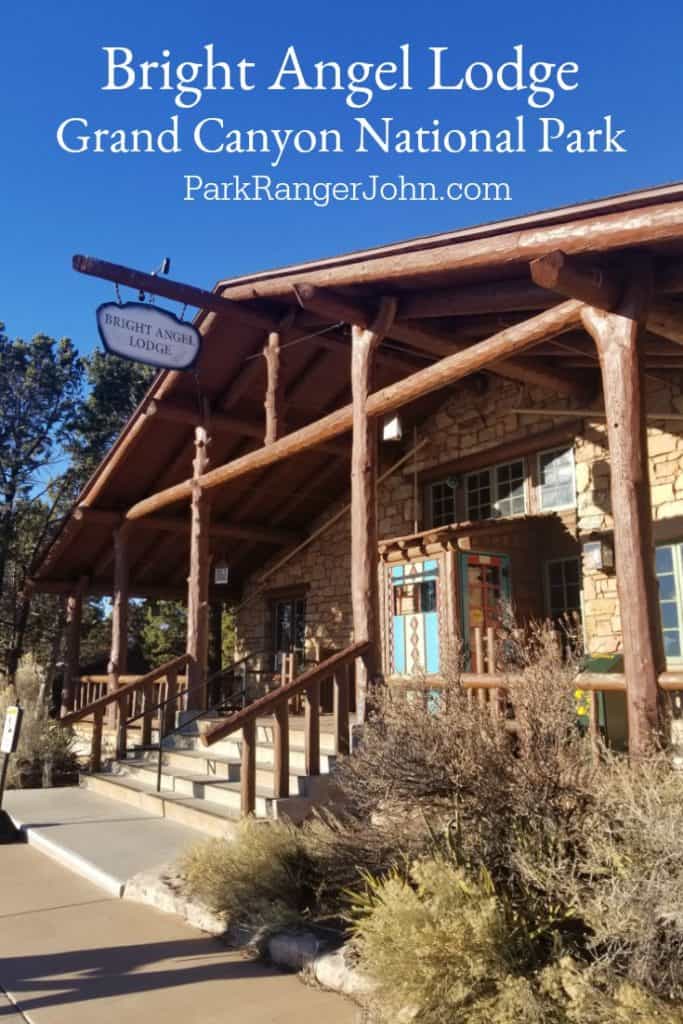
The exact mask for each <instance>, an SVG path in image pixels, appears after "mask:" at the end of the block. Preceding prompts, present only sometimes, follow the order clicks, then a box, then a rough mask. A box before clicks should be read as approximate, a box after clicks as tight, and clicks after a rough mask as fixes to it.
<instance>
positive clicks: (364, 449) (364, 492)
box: [351, 299, 397, 722]
mask: <svg viewBox="0 0 683 1024" xmlns="http://www.w3.org/2000/svg"><path fill="white" fill-rule="evenodd" d="M396 305H397V303H396V299H382V302H381V304H380V308H379V312H378V315H377V317H376V319H375V320H374V321H373V323H372V325H371V326H370V327H367V328H364V327H360V326H357V325H354V326H353V328H352V338H351V394H352V403H351V409H352V418H353V446H352V449H351V609H352V615H353V638H354V643H363V642H364V641H366V640H367V641H369V643H370V647H369V649H368V650H367V651H366V653H365V654H364V655H363V656H362V657H361V658H358V660H357V662H356V701H357V704H356V708H357V711H358V720H359V721H360V722H364V721H365V715H366V710H367V699H366V698H367V691H368V686H369V684H371V682H372V680H373V678H374V677H375V675H376V674H377V672H378V670H379V668H380V660H379V640H378V637H377V632H378V630H379V596H378V590H377V494H376V486H377V420H376V418H373V417H372V416H370V415H368V396H369V395H370V392H371V384H372V370H373V355H374V353H375V350H376V348H377V346H378V345H379V343H380V342H381V340H382V338H383V337H384V336H385V335H386V333H387V331H388V330H389V328H390V327H391V324H392V322H393V319H394V316H395V315H396Z"/></svg>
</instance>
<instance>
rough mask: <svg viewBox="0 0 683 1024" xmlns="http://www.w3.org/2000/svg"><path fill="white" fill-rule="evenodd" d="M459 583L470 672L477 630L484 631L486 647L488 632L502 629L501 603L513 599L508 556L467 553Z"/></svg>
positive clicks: (461, 567)
mask: <svg viewBox="0 0 683 1024" xmlns="http://www.w3.org/2000/svg"><path fill="white" fill-rule="evenodd" d="M460 581H461V593H462V601H461V605H462V636H463V640H464V643H465V651H464V656H465V664H466V665H467V666H468V667H469V669H470V671H471V670H472V664H471V660H472V653H473V651H474V643H475V641H474V631H475V629H476V628H477V626H478V627H479V628H480V629H481V633H482V638H483V639H484V643H485V640H486V630H487V629H488V627H489V626H492V627H493V628H494V629H496V628H497V627H498V626H499V625H500V622H501V611H502V602H503V601H506V600H508V599H509V597H510V559H509V558H508V556H507V555H482V554H480V553H479V552H464V553H463V554H461V556H460Z"/></svg>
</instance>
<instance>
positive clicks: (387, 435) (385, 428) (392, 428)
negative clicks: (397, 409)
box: [382, 413, 403, 441]
mask: <svg viewBox="0 0 683 1024" xmlns="http://www.w3.org/2000/svg"><path fill="white" fill-rule="evenodd" d="M402 437H403V424H402V423H401V417H400V416H399V415H397V414H396V413H394V414H393V415H391V416H385V417H384V420H383V421H382V440H383V441H400V440H401V438H402Z"/></svg>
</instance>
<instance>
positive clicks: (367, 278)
mask: <svg viewBox="0 0 683 1024" xmlns="http://www.w3.org/2000/svg"><path fill="white" fill-rule="evenodd" d="M681 195H683V191H682V190H681V189H680V188H679V189H678V192H677V196H676V198H672V197H671V193H670V192H669V195H668V196H667V197H666V198H663V199H662V200H661V201H659V202H652V201H651V200H650V201H649V202H648V200H647V199H646V198H643V200H642V201H641V202H640V205H638V204H637V203H635V202H633V201H632V200H617V201H614V202H613V203H612V204H611V205H612V212H609V205H608V204H605V203H602V204H597V207H596V204H592V209H591V207H590V206H584V207H583V208H579V209H577V210H576V212H575V213H574V215H573V218H572V219H571V220H569V219H568V217H567V215H566V213H565V216H564V218H563V220H562V221H561V222H559V223H558V216H557V213H552V214H549V215H548V216H546V217H533V218H527V217H522V218H517V220H516V221H514V222H513V221H508V222H504V225H503V226H501V225H496V227H495V228H491V227H490V226H488V227H486V228H485V229H481V230H479V229H474V230H465V231H459V232H455V233H454V234H453V235H451V236H450V237H448V236H446V237H441V238H436V239H434V238H432V239H429V242H428V243H426V244H419V243H416V242H415V241H414V240H412V241H410V242H407V243H403V244H400V245H395V246H390V247H387V248H385V249H383V250H379V251H376V252H372V253H368V254H364V255H363V256H362V258H359V259H355V260H354V259H349V258H348V257H345V258H344V259H343V260H330V261H321V262H320V263H319V264H317V265H315V264H314V265H309V267H307V270H306V275H307V279H308V280H309V281H311V282H312V283H314V284H315V285H317V286H319V287H321V288H327V287H331V288H344V287H347V286H348V287H354V286H357V285H358V283H359V281H362V282H363V285H364V286H366V287H371V286H372V285H375V284H380V283H381V287H382V288H384V289H385V290H386V289H388V288H390V287H391V284H392V282H394V281H396V282H399V281H405V279H406V278H407V277H411V278H413V279H414V280H418V279H420V278H422V279H424V280H428V279H429V278H430V276H432V275H434V274H436V273H438V274H439V275H440V276H442V277H443V275H445V274H447V273H454V274H455V273H459V272H463V273H466V274H468V275H473V274H474V273H476V272H477V271H485V270H493V269H494V268H495V269H497V270H499V269H500V268H501V267H503V268H504V267H510V266H513V265H515V264H517V265H519V264H524V263H527V264H528V263H529V262H530V261H531V260H533V259H536V258H537V257H539V256H544V255H545V254H546V253H548V252H552V251H553V250H554V249H557V248H559V247H560V245H561V247H562V250H563V252H565V253H567V254H568V255H570V256H572V255H591V256H593V254H595V253H599V252H610V251H613V250H617V249H624V248H627V247H629V246H643V245H653V244H655V243H657V242H660V243H661V242H667V241H679V240H680V239H681V238H682V237H683V201H681ZM667 199H668V200H669V201H667ZM622 202H623V203H624V207H623V208H621V209H618V208H617V209H615V207H617V206H618V204H620V203H622ZM627 204H628V205H627ZM606 206H607V212H606V209H605V207H606ZM300 280H301V269H300V268H294V269H292V270H288V269H286V268H285V269H284V270H283V271H281V272H280V273H276V274H273V273H269V274H261V275H254V276H251V277H242V278H240V279H239V280H236V281H232V282H230V281H224V282H222V284H221V288H222V293H223V295H229V296H230V298H231V299H233V300H234V301H239V300H241V299H249V300H254V299H273V300H275V299H286V297H287V295H288V293H290V291H291V288H292V287H293V286H294V285H297V284H298V283H299V282H300Z"/></svg>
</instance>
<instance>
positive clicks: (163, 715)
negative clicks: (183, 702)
mask: <svg viewBox="0 0 683 1024" xmlns="http://www.w3.org/2000/svg"><path fill="white" fill-rule="evenodd" d="M177 697H178V669H177V668H172V669H170V670H169V671H168V672H167V673H166V701H167V703H166V706H165V707H163V708H160V709H159V730H160V731H159V742H161V738H162V736H164V734H165V733H167V732H170V731H171V730H172V729H173V728H174V727H175V713H176V703H177ZM162 723H163V724H162Z"/></svg>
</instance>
